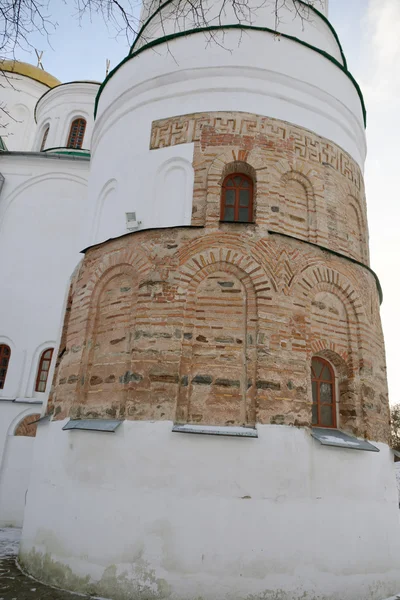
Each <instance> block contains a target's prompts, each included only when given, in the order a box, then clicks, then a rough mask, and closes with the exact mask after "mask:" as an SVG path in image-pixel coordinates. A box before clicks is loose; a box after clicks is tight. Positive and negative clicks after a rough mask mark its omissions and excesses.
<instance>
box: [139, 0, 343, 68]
mask: <svg viewBox="0 0 400 600" xmlns="http://www.w3.org/2000/svg"><path fill="white" fill-rule="evenodd" d="M295 1H296V2H297V3H298V4H301V5H303V6H306V7H307V8H308V9H309V10H311V11H312V12H314V13H315V14H316V15H317V16H318V17H320V18H321V19H322V20H323V21H324V23H325V24H326V25H327V26H328V27H329V29H330V30H331V33H332V34H333V37H334V38H335V40H336V43H337V45H338V46H339V50H340V54H341V57H342V60H343V66H344V67H345V68H346V69H347V60H346V57H345V55H344V52H343V48H342V44H341V43H340V40H339V36H338V34H337V33H336V29H335V28H334V27H333V25H332V23H331V22H330V21H329V19H327V18H326V16H325V15H324V14H323V13H322V12H321V11H319V10H318V9H317V8H315V7H314V6H311V4H308V3H307V2H304V0H295ZM171 2H174V0H166V1H165V2H163V3H162V4H160V6H159V7H158V8H157V10H155V11H154V12H153V13H152V14H151V15H150V16H149V17H148V19H146V21H145V22H144V23H143V25H142V27H141V28H140V30H139V32H138V34H137V36H136V38H135V41H134V42H133V44H132V46H131V48H130V53H132V52H133V50H134V48H135V46H136V43H137V42H138V41H139V39H140V36H141V35H142V33H143V31H144V30H145V29H146V27H147V26H148V25H149V23H151V21H152V20H153V19H154V17H155V16H156V15H157V14H158V13H159V12H161V11H162V10H163V8H164V7H165V6H168V4H171ZM277 33H278V32H277Z"/></svg>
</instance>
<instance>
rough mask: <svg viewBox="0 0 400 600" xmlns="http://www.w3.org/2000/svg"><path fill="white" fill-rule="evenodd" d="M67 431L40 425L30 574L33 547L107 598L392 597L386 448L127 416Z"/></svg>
mask: <svg viewBox="0 0 400 600" xmlns="http://www.w3.org/2000/svg"><path fill="white" fill-rule="evenodd" d="M63 425H64V422H52V423H44V424H43V425H40V427H39V429H38V437H37V443H36V447H35V458H34V469H33V472H34V473H35V476H34V478H33V479H32V481H31V485H30V488H29V494H28V502H27V511H26V520H25V524H24V530H23V541H22V546H21V557H22V560H23V564H25V565H26V566H27V567H28V568H29V567H32V563H31V562H30V560H31V559H32V554H31V553H32V551H33V550H35V551H36V552H38V553H40V554H41V555H42V556H43V555H44V554H45V553H47V554H48V555H49V556H48V558H51V560H52V561H55V562H56V563H60V564H61V565H64V566H68V567H69V568H71V569H72V572H73V574H74V575H78V576H80V577H86V576H89V578H90V580H91V581H97V582H98V581H101V579H102V577H103V575H104V576H105V577H106V581H107V576H108V577H110V576H111V580H109V583H110V585H111V584H112V589H113V593H114V596H116V597H118V594H121V590H122V589H125V593H126V589H127V588H126V587H124V586H126V585H130V586H131V588H130V590H131V594H134V595H135V597H138V598H140V597H141V594H142V595H143V597H144V596H145V594H146V593H150V588H151V591H152V593H153V594H154V598H158V597H161V598H164V597H167V596H168V595H170V596H171V597H174V598H176V599H182V600H183V599H185V600H190V599H194V598H200V597H201V598H203V599H204V600H222V599H224V600H226V599H227V598H230V597H232V595H234V597H235V598H236V599H237V600H240V599H241V598H254V599H256V598H260V599H261V598H270V597H271V598H274V597H275V596H274V595H273V593H275V594H276V597H277V598H278V597H279V599H280V600H298V599H300V598H302V599H303V598H308V597H309V598H317V597H318V598H324V599H325V598H326V599H328V598H329V599H330V600H331V599H335V600H336V599H337V600H382V598H386V597H387V596H390V595H393V594H394V593H396V591H397V592H398V591H399V590H400V572H399V570H398V556H399V553H400V525H399V518H398V502H397V491H396V484H395V476H394V466H393V456H392V453H391V451H390V449H389V448H388V447H387V446H386V445H385V444H377V446H378V447H379V449H380V452H379V453H372V452H362V451H356V450H349V449H341V448H329V447H323V446H321V445H320V444H319V442H317V441H316V440H314V439H312V438H311V436H310V433H309V431H308V430H305V429H297V428H294V427H284V426H278V425H263V426H258V433H259V438H258V439H248V438H221V437H213V436H206V435H190V434H181V433H172V431H171V429H172V423H171V422H158V423H151V422H140V421H139V422H132V421H125V422H124V423H123V424H122V425H121V426H120V427H119V428H118V429H117V431H116V433H114V434H112V433H104V432H102V433H98V432H87V431H72V432H66V431H61V428H62V426H63ZM48 448H51V449H52V451H51V453H49V452H48ZM61 508H62V518H60V509H61ZM105 511H106V512H105ZM105 515H107V517H106V518H105ZM99 523H101V526H99ZM382 532H385V543H382ZM35 560H36V563H35V564H37V555H35ZM47 564H49V563H47ZM107 569H108V570H107ZM64 572H66V571H64ZM107 574H108V575H107ZM47 575H48V577H49V578H50V581H52V582H53V583H56V580H54V579H52V577H53V576H54V573H53V571H52V570H51V569H49V570H48V571H47ZM149 582H152V583H151V584H149ZM66 583H67V585H68V584H69V583H70V582H69V581H67V580H66ZM103 584H105V580H104V579H103V583H100V584H99V587H98V588H97V590H96V591H97V593H99V594H100V595H104V594H105V588H104V587H102V585H103ZM75 585H76V581H75ZM77 589H81V591H84V586H83V584H81V587H80V584H79V583H78V588H77ZM110 589H111V588H110ZM163 594H164V595H163ZM268 594H270V595H268ZM121 597H122V596H121ZM146 597H147V596H146ZM151 597H153V596H151Z"/></svg>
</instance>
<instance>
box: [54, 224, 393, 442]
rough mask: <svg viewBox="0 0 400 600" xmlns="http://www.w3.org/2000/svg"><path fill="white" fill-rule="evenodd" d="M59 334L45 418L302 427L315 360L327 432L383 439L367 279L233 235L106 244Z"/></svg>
mask: <svg viewBox="0 0 400 600" xmlns="http://www.w3.org/2000/svg"><path fill="white" fill-rule="evenodd" d="M128 288H129V289H128ZM371 298H372V299H373V300H372V302H371ZM65 323H66V330H65V332H64V339H65V351H64V353H63V355H62V357H61V359H60V362H59V365H58V368H57V371H56V374H55V386H54V389H53V392H52V399H51V404H50V406H51V410H52V411H53V418H55V419H63V418H65V417H68V416H71V417H84V416H88V417H89V416H90V417H102V418H107V417H110V416H117V417H119V418H127V419H142V420H149V419H168V420H171V421H177V422H192V423H193V422H194V423H207V424H243V423H247V424H253V423H255V422H256V423H276V424H288V425H295V426H307V425H310V422H311V380H310V362H311V357H312V356H313V355H321V356H325V357H326V358H328V360H330V362H331V363H332V364H333V365H334V367H335V370H336V374H337V380H338V392H339V426H340V427H341V428H342V429H344V430H347V431H349V432H353V433H355V434H357V435H361V436H364V435H365V436H366V437H367V438H369V439H374V440H385V441H387V439H388V434H389V428H388V421H389V414H388V399H387V387H386V374H385V355H384V344H383V337H382V331H381V326H380V318H379V303H378V292H377V288H376V282H375V279H374V277H373V276H372V274H371V273H370V272H369V271H368V270H367V269H366V268H365V267H362V266H360V265H357V264H355V263H353V262H351V261H349V260H347V259H346V258H341V257H339V256H336V255H334V254H331V253H329V252H327V251H324V250H322V249H318V248H316V247H315V246H312V245H310V244H308V243H305V242H304V241H297V240H294V239H291V238H287V237H286V236H283V235H270V234H268V233H264V232H263V231H260V230H258V229H257V228H255V227H254V226H252V225H250V226H249V225H241V224H235V225H234V226H232V228H231V229H230V228H229V226H226V225H224V229H222V228H221V229H218V230H215V229H214V228H212V229H211V230H210V229H208V228H192V227H186V228H184V227H183V228H174V229H160V230H156V231H154V230H153V231H141V232H137V233H135V234H132V235H129V236H124V237H121V238H119V239H116V240H112V241H109V242H106V243H104V244H102V245H99V246H96V247H93V248H91V249H89V250H88V251H87V253H86V256H85V259H84V263H83V265H82V267H81V269H80V271H79V273H78V274H77V275H76V278H75V281H74V284H73V288H72V305H71V310H70V312H69V319H68V320H66V322H65Z"/></svg>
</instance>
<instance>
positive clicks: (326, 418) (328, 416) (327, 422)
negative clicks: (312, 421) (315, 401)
mask: <svg viewBox="0 0 400 600" xmlns="http://www.w3.org/2000/svg"><path fill="white" fill-rule="evenodd" d="M321 425H324V426H325V427H332V426H333V406H332V405H324V404H321Z"/></svg>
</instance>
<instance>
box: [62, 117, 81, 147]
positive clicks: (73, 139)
mask: <svg viewBox="0 0 400 600" xmlns="http://www.w3.org/2000/svg"><path fill="white" fill-rule="evenodd" d="M85 129H86V121H85V119H75V121H72V123H71V129H70V130H69V136H68V142H67V148H78V149H79V148H82V143H83V136H84V135H85Z"/></svg>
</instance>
